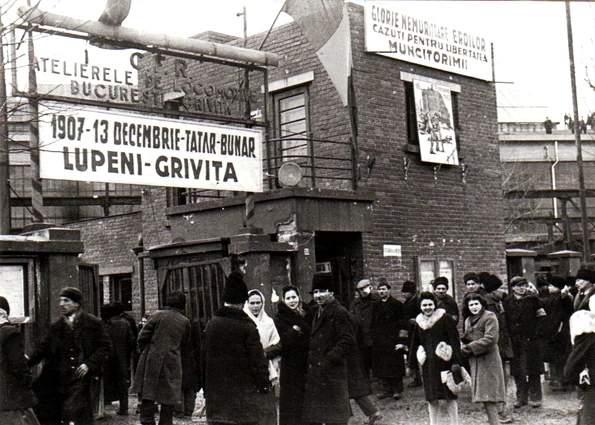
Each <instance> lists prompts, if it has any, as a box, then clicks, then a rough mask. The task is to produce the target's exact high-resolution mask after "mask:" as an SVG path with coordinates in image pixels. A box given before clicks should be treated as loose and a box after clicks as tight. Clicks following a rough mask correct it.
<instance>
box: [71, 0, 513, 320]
mask: <svg viewBox="0 0 595 425" xmlns="http://www.w3.org/2000/svg"><path fill="white" fill-rule="evenodd" d="M366 7H367V6H366ZM346 10H347V13H348V17H349V36H350V40H351V41H350V43H351V54H352V64H353V66H352V68H351V69H352V71H351V89H350V95H349V96H350V100H349V102H348V104H349V105H348V107H346V106H345V105H344V102H343V99H342V98H341V96H340V93H339V91H338V90H337V89H336V87H335V85H334V84H333V81H332V80H331V78H330V77H329V73H328V72H327V70H326V69H325V66H324V65H323V63H322V62H321V61H320V60H319V58H318V57H317V54H316V52H315V48H314V47H313V44H312V43H311V42H309V40H308V38H307V37H306V35H305V32H304V31H303V30H302V28H301V27H300V26H299V25H297V24H296V23H292V24H288V25H285V26H282V27H279V28H276V29H274V30H273V31H272V33H271V34H270V35H269V36H268V38H266V40H264V44H263V39H264V37H265V34H259V35H256V36H254V37H251V38H250V39H249V40H248V41H247V47H248V48H254V49H255V48H258V47H260V46H261V44H262V49H263V50H265V51H269V52H274V53H278V54H279V55H280V58H281V63H280V64H279V66H278V67H276V68H274V69H270V70H268V75H266V76H263V74H258V73H255V72H250V73H249V75H250V78H249V83H250V89H251V96H244V97H242V96H237V97H236V96H231V95H230V99H231V98H232V97H233V98H234V100H233V101H231V100H229V99H227V100H228V104H227V106H226V104H225V101H226V99H225V97H224V96H225V94H224V91H221V92H220V94H219V97H218V102H219V103H218V105H219V106H217V107H216V108H215V107H214V106H213V105H215V103H212V104H210V106H209V104H208V103H206V101H205V99H204V96H205V93H204V92H202V93H198V92H197V91H195V90H194V91H193V90H191V88H192V87H194V88H196V87H197V85H196V81H197V79H202V80H200V81H201V84H202V85H201V87H206V86H208V84H207V83H211V84H213V85H214V84H215V80H214V78H215V77H214V75H216V83H217V84H219V86H221V87H225V86H226V84H233V83H234V81H235V82H236V84H237V81H238V78H239V79H240V80H241V77H238V72H237V71H232V70H231V68H230V72H224V73H222V72H221V71H220V70H215V68H212V67H211V68H209V67H210V66H211V65H205V64H199V63H196V62H192V61H190V60H188V61H182V60H180V59H165V60H162V59H160V60H159V65H160V68H152V71H151V72H163V70H168V69H170V70H171V69H173V68H175V67H176V66H178V67H179V66H182V68H178V69H183V70H184V73H183V75H181V76H180V78H187V81H194V82H195V83H193V84H194V86H192V87H190V86H189V87H190V88H188V89H180V87H181V86H180V80H178V81H177V82H176V80H175V78H174V77H173V75H175V73H174V72H166V73H165V74H162V76H169V77H167V78H163V80H162V82H163V83H164V87H163V92H164V93H174V94H175V93H176V92H177V93H179V94H181V96H177V98H182V100H181V104H182V105H183V106H184V109H186V110H187V111H189V112H192V111H193V110H194V111H198V112H205V108H211V110H210V112H212V113H220V114H221V115H225V114H228V115H229V116H228V117H227V118H230V117H231V116H232V115H234V114H236V113H237V112H238V111H241V110H242V106H241V102H242V101H245V100H247V98H248V97H249V98H250V100H251V104H250V110H251V112H252V116H253V118H254V120H255V121H254V123H255V125H256V126H260V127H261V128H263V129H264V130H263V131H266V132H267V137H266V141H265V146H264V148H263V150H264V152H266V153H265V158H264V164H263V168H264V170H263V171H264V183H265V190H264V192H263V193H255V194H251V195H248V194H245V193H237V192H236V193H232V192H223V191H198V190H181V189H173V188H165V187H146V188H144V189H143V191H142V205H141V211H140V212H139V213H134V214H128V215H122V216H118V217H111V218H107V219H98V220H91V221H85V222H80V223H76V224H71V225H70V226H71V227H76V228H79V229H80V230H81V231H82V238H83V240H84V242H85V247H86V248H85V253H84V254H83V256H82V259H83V260H84V261H86V262H89V263H94V264H98V265H99V271H100V275H102V281H103V282H104V288H109V289H107V290H109V291H117V290H121V289H118V288H119V286H118V285H119V283H118V282H119V281H121V280H125V279H129V280H128V281H126V282H129V284H130V286H131V291H130V293H131V294H132V295H131V298H132V304H133V311H134V312H135V314H137V316H138V314H140V312H141V310H143V311H144V310H146V311H148V312H151V311H153V310H155V309H156V308H157V307H158V303H159V299H160V298H161V297H162V296H163V295H164V294H166V293H167V291H169V290H174V289H183V290H184V291H186V292H187V293H188V294H189V295H190V297H191V300H192V302H191V303H190V305H189V309H190V312H191V313H192V314H193V317H195V318H196V319H199V320H203V321H204V320H206V319H208V317H210V314H211V313H212V311H213V309H215V308H216V307H217V306H218V303H219V302H220V294H221V288H222V284H223V282H224V279H225V275H226V274H228V273H229V271H230V270H232V269H233V268H235V267H242V268H243V269H244V270H245V271H246V278H247V280H248V282H249V284H250V286H253V287H260V288H261V289H262V290H263V292H264V293H265V295H266V296H267V297H268V298H269V299H270V298H273V299H274V296H275V293H276V294H280V292H281V291H280V290H281V287H282V286H283V285H284V284H286V283H289V282H292V283H293V284H296V285H298V286H300V287H301V288H302V290H303V293H305V294H307V292H308V291H309V287H310V282H311V278H312V275H313V274H314V273H315V272H327V273H331V274H332V275H333V278H334V280H335V282H336V284H337V288H338V290H337V292H338V296H339V298H340V299H341V300H342V301H343V302H349V301H350V300H351V299H352V298H353V296H354V290H353V288H354V284H355V282H357V281H358V280H359V279H361V278H363V277H370V278H373V279H376V278H380V277H386V278H387V279H388V281H389V282H390V283H391V284H392V285H393V288H394V289H395V290H397V291H398V290H399V289H400V287H401V284H402V283H403V281H405V280H413V281H415V282H416V283H417V285H418V286H419V287H420V288H421V287H423V285H427V284H428V283H429V282H430V280H432V279H433V278H434V277H437V276H439V275H445V276H448V277H449V279H450V280H451V281H452V282H453V285H452V286H453V289H452V291H453V293H454V295H455V296H456V297H460V296H461V295H462V293H463V289H462V286H461V279H462V276H463V274H464V273H466V272H468V271H476V272H479V271H483V270H486V271H490V272H492V273H496V274H498V275H500V276H501V277H504V276H505V273H506V254H505V240H504V205H503V200H502V180H501V177H502V167H501V165H500V153H499V142H498V136H497V114H496V91H495V88H494V85H493V84H492V83H491V82H490V81H489V79H490V78H489V77H488V78H485V77H483V79H482V78H477V77H475V76H467V75H462V74H461V73H455V72H452V71H447V70H444V69H437V68H435V67H432V66H426V65H421V64H418V63H413V62H411V61H406V60H402V59H395V58H394V57H388V56H386V55H385V54H378V53H377V52H372V51H366V39H365V37H366V31H370V30H371V25H372V24H371V23H366V22H365V18H364V15H365V11H364V7H362V6H359V5H354V4H351V3H348V4H347V9H346ZM368 13H370V11H368ZM370 16H371V15H370ZM387 16H388V15H387ZM416 18H418V19H423V17H416ZM366 19H370V18H366ZM378 19H379V18H378ZM383 19H384V18H383ZM403 22H404V21H403ZM366 25H369V26H370V28H366ZM460 35H461V33H459V36H460ZM207 36H211V37H212V36H216V34H212V33H211V34H207ZM218 40H219V41H220V40H223V39H221V38H219V39H218ZM461 40H462V38H461ZM461 40H459V41H460V42H461V43H462V41H461ZM477 40H479V38H477ZM481 40H483V39H481ZM450 41H451V43H454V41H453V40H450ZM242 42H243V41H241V40H235V41H231V42H230V44H235V45H242ZM453 45H454V44H453ZM488 46H489V44H488ZM487 51H488V52H489V47H488V48H487ZM489 56H490V58H489V59H490V60H491V52H490V53H489ZM147 60H150V58H148V59H147ZM176 61H177V62H176ZM490 63H491V62H490ZM168 67H170V68H168ZM415 81H421V82H422V83H423V84H425V85H426V86H424V87H433V86H436V87H441V88H444V87H446V89H447V91H448V92H449V96H447V97H445V99H450V104H444V102H442V103H440V102H439V101H438V100H437V98H436V96H435V95H434V96H433V97H432V96H428V93H429V92H428V91H427V90H430V89H427V90H426V91H425V92H423V93H425V94H424V96H422V97H418V98H416V91H415V90H416V89H415V87H414V82H415ZM182 82H183V81H182ZM176 84H177V85H176ZM265 85H266V87H265ZM230 93H231V92H230ZM238 93H240V94H241V91H238ZM244 93H245V92H244ZM182 94H183V95H182ZM430 94H431V93H430ZM201 96H202V97H203V100H201ZM174 98H176V96H174ZM422 98H423V99H425V100H423V101H422V100H420V99H422ZM234 102H235V103H234ZM265 102H266V105H265ZM419 103H424V104H425V105H426V106H428V105H430V106H432V108H434V109H442V110H444V111H448V112H450V111H452V112H451V115H452V117H451V118H452V120H451V122H452V124H453V127H454V128H451V129H450V130H452V131H454V134H455V135H456V145H457V146H456V153H455V156H456V158H457V160H455V161H451V162H450V163H440V162H432V161H431V160H428V159H427V157H425V158H424V159H423V160H422V151H423V150H424V146H423V143H427V142H425V140H422V141H421V142H420V140H421V139H420V135H421V133H420V130H419V129H420V124H419V122H421V119H420V117H419V116H417V115H418V114H417V112H416V104H417V106H418V107H419V105H418V104H419ZM447 103H448V102H447ZM205 105H206V106H205ZM178 107H179V105H178ZM217 108H218V109H217ZM207 112H209V111H207ZM350 114H351V115H350ZM211 121H213V122H223V121H226V118H225V117H221V119H217V117H212V119H211ZM230 121H233V120H230ZM266 124H268V126H267V125H266ZM444 140H445V139H443V144H442V149H444V146H445V145H444V143H447V144H448V143H450V141H449V140H446V142H444ZM438 146H439V145H438V143H436V149H438ZM447 146H448V145H447ZM286 163H292V164H297V165H299V168H300V169H299V170H298V169H297V167H295V166H294V165H290V166H288V167H284V171H282V172H281V173H282V174H283V173H285V172H287V171H288V170H287V169H288V168H291V169H289V172H288V173H286V175H285V176H282V177H279V169H280V168H281V166H282V165H285V164H286ZM296 176H297V177H296ZM284 177H289V180H291V179H292V178H293V177H295V178H296V181H294V182H289V183H288V182H287V180H284ZM284 183H285V184H284ZM247 198H248V199H247ZM247 201H248V204H251V203H252V202H253V203H254V204H253V205H254V209H253V216H250V217H248V218H247V217H246V204H247ZM139 235H141V237H140V239H139ZM98 247H101V249H97V248H98ZM135 254H136V255H135ZM126 284H128V283H126ZM141 288H142V290H141ZM141 291H142V292H143V293H144V297H141ZM306 297H307V296H306ZM141 298H142V302H144V304H143V307H142V308H141V306H140V305H141ZM269 304H270V303H269Z"/></svg>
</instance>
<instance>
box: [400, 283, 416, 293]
mask: <svg viewBox="0 0 595 425" xmlns="http://www.w3.org/2000/svg"><path fill="white" fill-rule="evenodd" d="M401 292H409V293H412V294H414V293H416V292H417V286H415V283H414V282H411V281H410V280H406V281H405V282H403V288H401Z"/></svg>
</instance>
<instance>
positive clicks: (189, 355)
mask: <svg viewBox="0 0 595 425" xmlns="http://www.w3.org/2000/svg"><path fill="white" fill-rule="evenodd" d="M200 350H201V347H200V325H199V323H198V321H197V320H194V321H192V322H190V344H183V345H182V389H184V390H186V389H194V390H195V391H200V389H201V388H202V373H201V370H200V361H201V359H200V352H201V351H200Z"/></svg>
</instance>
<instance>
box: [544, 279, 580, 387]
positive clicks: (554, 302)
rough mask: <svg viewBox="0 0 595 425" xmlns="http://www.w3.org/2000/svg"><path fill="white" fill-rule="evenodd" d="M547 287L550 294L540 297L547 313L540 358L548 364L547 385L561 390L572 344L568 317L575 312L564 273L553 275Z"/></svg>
mask: <svg viewBox="0 0 595 425" xmlns="http://www.w3.org/2000/svg"><path fill="white" fill-rule="evenodd" d="M547 288H548V291H549V297H547V298H544V299H543V301H544V310H545V313H546V317H545V323H544V328H543V331H542V334H543V337H544V341H543V342H544V344H543V359H544V361H545V362H548V363H549V364H550V374H551V375H550V376H551V379H550V383H549V385H550V388H551V389H552V391H564V390H565V389H566V387H565V386H564V385H562V378H563V372H564V364H565V363H566V359H567V358H568V356H569V355H570V351H571V348H572V347H571V345H570V324H569V321H570V316H571V315H572V313H573V312H574V308H573V299H572V295H570V293H569V290H570V288H568V287H567V286H566V279H564V278H563V277H560V276H552V277H551V278H550V279H549V280H548V282H547Z"/></svg>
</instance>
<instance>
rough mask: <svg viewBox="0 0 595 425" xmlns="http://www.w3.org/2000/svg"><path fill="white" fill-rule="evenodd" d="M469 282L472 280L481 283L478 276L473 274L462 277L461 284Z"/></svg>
mask: <svg viewBox="0 0 595 425" xmlns="http://www.w3.org/2000/svg"><path fill="white" fill-rule="evenodd" d="M469 280H472V281H474V282H476V283H479V282H481V281H480V280H479V276H478V275H477V273H475V272H469V273H465V276H463V283H467V281H469Z"/></svg>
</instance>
